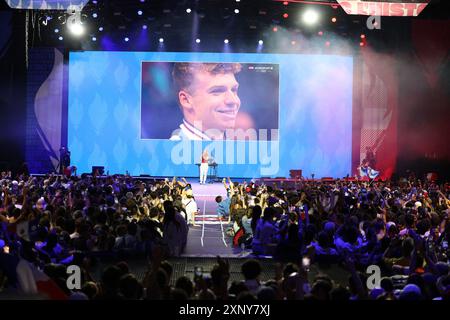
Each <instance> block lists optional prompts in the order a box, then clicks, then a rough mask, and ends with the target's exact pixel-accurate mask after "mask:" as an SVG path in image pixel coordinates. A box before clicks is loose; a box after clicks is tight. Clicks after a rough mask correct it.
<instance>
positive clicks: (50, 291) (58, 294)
mask: <svg viewBox="0 0 450 320" xmlns="http://www.w3.org/2000/svg"><path fill="white" fill-rule="evenodd" d="M0 269H3V272H4V273H5V274H6V275H7V277H8V279H9V280H10V285H13V286H15V287H16V288H17V289H18V290H19V292H20V293H22V294H24V295H25V296H40V297H43V298H46V299H51V300H67V299H68V296H67V294H66V293H65V292H64V291H63V290H62V289H61V288H60V287H58V285H57V284H56V283H55V282H54V281H53V280H52V279H50V277H48V276H47V275H46V274H45V273H44V272H43V271H41V270H39V269H38V268H37V267H36V266H34V265H33V264H32V263H30V262H28V261H27V260H25V259H22V258H19V257H16V256H13V255H11V254H8V253H4V252H0Z"/></svg>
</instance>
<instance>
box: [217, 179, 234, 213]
mask: <svg viewBox="0 0 450 320" xmlns="http://www.w3.org/2000/svg"><path fill="white" fill-rule="evenodd" d="M228 180H229V182H230V183H229V186H227V182H226V179H225V178H223V180H222V182H223V185H224V186H225V189H226V190H227V197H226V198H225V199H223V197H222V196H217V197H216V202H217V209H216V212H217V215H218V216H219V218H221V219H225V218H228V222H230V221H231V217H230V205H231V197H232V196H233V194H234V190H233V183H232V182H231V180H230V178H228Z"/></svg>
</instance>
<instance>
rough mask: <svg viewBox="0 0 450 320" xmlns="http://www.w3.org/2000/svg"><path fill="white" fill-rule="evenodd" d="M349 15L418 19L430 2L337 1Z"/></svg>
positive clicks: (406, 0)
mask: <svg viewBox="0 0 450 320" xmlns="http://www.w3.org/2000/svg"><path fill="white" fill-rule="evenodd" d="M337 2H338V3H339V4H340V5H341V7H342V9H344V11H345V12H346V13H347V14H355V15H363V16H388V17H416V16H418V15H419V14H420V13H421V12H422V11H423V9H425V7H426V6H427V5H428V3H429V2H430V0H420V2H418V1H417V0H370V1H368V0H337Z"/></svg>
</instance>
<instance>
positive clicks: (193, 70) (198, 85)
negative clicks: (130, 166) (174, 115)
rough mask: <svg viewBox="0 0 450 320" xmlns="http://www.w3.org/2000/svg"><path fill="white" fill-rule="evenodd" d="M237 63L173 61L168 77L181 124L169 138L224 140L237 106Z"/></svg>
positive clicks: (236, 111) (237, 109) (234, 118)
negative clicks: (171, 82)
mask: <svg viewBox="0 0 450 320" xmlns="http://www.w3.org/2000/svg"><path fill="white" fill-rule="evenodd" d="M241 68H242V67H241V65H240V64H239V63H198V62H191V63H184V62H183V63H175V64H174V67H173V71H172V77H173V81H174V85H175V88H176V90H177V95H178V102H179V104H180V108H181V111H182V112H183V123H182V124H180V127H179V128H177V129H176V130H175V131H174V132H173V133H172V136H171V137H170V140H182V139H188V140H225V139H226V135H225V131H226V130H227V129H234V127H235V122H236V116H237V114H238V112H239V108H240V106H241V100H240V99H239V96H238V87H239V83H238V82H237V80H236V78H235V74H236V73H238V72H240V71H241Z"/></svg>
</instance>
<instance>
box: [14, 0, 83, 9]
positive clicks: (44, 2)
mask: <svg viewBox="0 0 450 320" xmlns="http://www.w3.org/2000/svg"><path fill="white" fill-rule="evenodd" d="M5 1H6V3H7V4H8V6H10V7H11V8H13V9H33V10H66V9H69V8H71V7H77V8H80V10H81V9H82V8H83V7H84V6H85V5H86V4H87V3H88V2H89V0H5Z"/></svg>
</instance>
